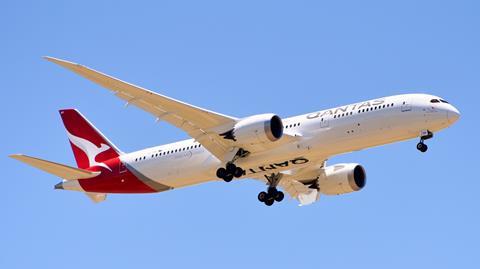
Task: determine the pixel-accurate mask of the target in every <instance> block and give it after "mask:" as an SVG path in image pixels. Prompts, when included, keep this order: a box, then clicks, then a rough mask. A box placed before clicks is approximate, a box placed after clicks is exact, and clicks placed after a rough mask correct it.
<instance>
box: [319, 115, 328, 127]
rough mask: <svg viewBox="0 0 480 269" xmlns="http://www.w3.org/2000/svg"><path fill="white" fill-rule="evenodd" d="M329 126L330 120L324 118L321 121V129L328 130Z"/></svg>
mask: <svg viewBox="0 0 480 269" xmlns="http://www.w3.org/2000/svg"><path fill="white" fill-rule="evenodd" d="M328 126H329V123H328V119H327V118H323V117H322V118H321V119H320V128H327V127H328Z"/></svg>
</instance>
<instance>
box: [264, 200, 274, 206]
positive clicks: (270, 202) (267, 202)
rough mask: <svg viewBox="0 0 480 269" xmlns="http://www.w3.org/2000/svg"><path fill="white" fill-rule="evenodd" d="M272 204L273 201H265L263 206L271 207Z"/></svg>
mask: <svg viewBox="0 0 480 269" xmlns="http://www.w3.org/2000/svg"><path fill="white" fill-rule="evenodd" d="M273 202H274V200H273V199H268V200H266V201H265V205H266V206H272V205H273Z"/></svg>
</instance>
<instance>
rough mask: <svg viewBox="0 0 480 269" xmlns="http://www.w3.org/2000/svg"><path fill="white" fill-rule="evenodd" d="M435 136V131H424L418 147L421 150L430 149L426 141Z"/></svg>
mask: <svg viewBox="0 0 480 269" xmlns="http://www.w3.org/2000/svg"><path fill="white" fill-rule="evenodd" d="M432 137H433V133H432V132H430V131H428V130H426V131H422V132H421V134H420V142H418V144H417V149H418V150H419V151H420V152H426V151H427V150H428V146H427V145H426V144H425V143H424V141H425V140H428V139H431V138H432Z"/></svg>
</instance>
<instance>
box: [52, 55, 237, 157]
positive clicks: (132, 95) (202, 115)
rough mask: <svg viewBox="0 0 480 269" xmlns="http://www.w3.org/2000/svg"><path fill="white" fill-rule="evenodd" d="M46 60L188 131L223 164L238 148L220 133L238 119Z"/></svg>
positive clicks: (101, 75) (84, 69)
mask: <svg viewBox="0 0 480 269" xmlns="http://www.w3.org/2000/svg"><path fill="white" fill-rule="evenodd" d="M44 58H45V59H46V60H48V61H50V62H53V63H55V64H58V65H60V66H62V67H64V68H67V69H69V70H71V71H73V72H74V73H77V74H78V75H80V76H82V77H84V78H86V79H88V80H90V81H92V82H94V83H96V84H98V85H100V86H102V87H104V88H106V89H109V90H111V91H113V92H114V94H115V95H116V96H117V97H119V98H120V99H123V100H125V101H126V102H127V103H128V104H132V105H135V106H137V107H139V108H141V109H142V110H145V111H146V112H149V113H150V114H152V115H153V116H154V117H156V118H157V120H164V121H166V122H168V123H170V124H172V125H174V126H176V127H178V128H180V129H182V130H184V131H185V132H186V133H187V134H188V135H189V136H191V137H192V138H193V139H195V140H197V141H198V142H200V143H201V144H202V145H203V146H204V147H205V148H206V149H207V150H208V151H210V152H211V153H212V154H213V155H215V156H216V157H217V158H218V159H220V160H222V161H223V160H225V158H227V156H228V155H229V154H230V152H231V151H232V150H233V148H234V145H233V144H231V143H230V142H229V141H226V140H224V139H221V137H219V136H218V134H219V133H222V132H223V131H226V130H229V129H231V128H232V127H233V126H234V125H235V123H236V122H237V121H238V119H237V118H234V117H230V116H226V115H222V114H219V113H216V112H213V111H210V110H206V109H203V108H200V107H196V106H193V105H190V104H187V103H184V102H181V101H178V100H175V99H173V98H170V97H167V96H164V95H161V94H158V93H155V92H153V91H150V90H147V89H144V88H141V87H139V86H135V85H133V84H130V83H127V82H124V81H122V80H119V79H117V78H114V77H112V76H109V75H106V74H103V73H101V72H98V71H95V70H93V69H90V68H88V67H85V66H83V65H80V64H77V63H72V62H68V61H65V60H61V59H56V58H53V57H44Z"/></svg>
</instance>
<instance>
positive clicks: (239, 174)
mask: <svg viewBox="0 0 480 269" xmlns="http://www.w3.org/2000/svg"><path fill="white" fill-rule="evenodd" d="M244 172H245V171H243V169H242V168H240V167H236V168H235V172H234V173H233V176H234V177H236V178H240V177H242V176H243V173H244Z"/></svg>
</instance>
